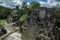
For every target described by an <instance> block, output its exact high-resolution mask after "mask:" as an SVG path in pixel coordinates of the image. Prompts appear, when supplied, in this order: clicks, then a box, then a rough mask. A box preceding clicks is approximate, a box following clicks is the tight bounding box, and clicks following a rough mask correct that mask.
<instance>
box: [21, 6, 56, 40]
mask: <svg viewBox="0 0 60 40" xmlns="http://www.w3.org/2000/svg"><path fill="white" fill-rule="evenodd" d="M55 22H56V21H55V11H54V8H45V7H40V8H38V9H34V10H33V11H32V12H31V13H30V16H29V17H28V18H27V19H26V20H25V21H24V23H23V24H22V26H21V27H20V28H21V31H22V32H21V34H22V36H21V38H22V40H57V39H56V37H55V33H54V28H55V27H56V25H55Z"/></svg>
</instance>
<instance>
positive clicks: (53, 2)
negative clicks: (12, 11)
mask: <svg viewBox="0 0 60 40" xmlns="http://www.w3.org/2000/svg"><path fill="white" fill-rule="evenodd" d="M23 1H24V0H0V5H2V6H7V7H15V6H16V5H19V6H20V7H21V6H22V2H23ZM37 1H39V3H40V4H41V6H43V7H56V6H60V1H59V0H58V1H57V0H47V2H43V1H41V0H37ZM27 5H28V6H29V5H30V3H29V2H27Z"/></svg>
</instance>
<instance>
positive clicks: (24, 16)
mask: <svg viewBox="0 0 60 40" xmlns="http://www.w3.org/2000/svg"><path fill="white" fill-rule="evenodd" d="M27 17H28V14H24V15H22V16H21V17H20V19H19V21H21V22H22V21H24V20H25V19H26V18H27Z"/></svg>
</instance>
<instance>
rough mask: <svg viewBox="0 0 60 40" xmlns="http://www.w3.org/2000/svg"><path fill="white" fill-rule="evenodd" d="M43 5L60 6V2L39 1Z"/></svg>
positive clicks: (50, 0) (52, 0)
mask: <svg viewBox="0 0 60 40" xmlns="http://www.w3.org/2000/svg"><path fill="white" fill-rule="evenodd" d="M39 3H40V4H41V6H43V7H57V6H60V2H57V1H56V0H47V2H43V1H40V2H39Z"/></svg>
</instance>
